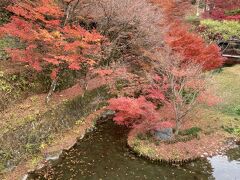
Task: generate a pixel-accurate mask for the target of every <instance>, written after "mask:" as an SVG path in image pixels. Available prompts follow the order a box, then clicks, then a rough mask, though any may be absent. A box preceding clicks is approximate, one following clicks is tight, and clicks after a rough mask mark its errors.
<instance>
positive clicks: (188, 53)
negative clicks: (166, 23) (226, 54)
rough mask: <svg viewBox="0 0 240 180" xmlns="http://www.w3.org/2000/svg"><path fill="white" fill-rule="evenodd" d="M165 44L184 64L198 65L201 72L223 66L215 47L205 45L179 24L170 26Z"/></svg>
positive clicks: (218, 51)
mask: <svg viewBox="0 0 240 180" xmlns="http://www.w3.org/2000/svg"><path fill="white" fill-rule="evenodd" d="M166 42H167V44H168V45H169V46H170V47H171V48H172V49H173V51H175V52H177V53H179V54H180V55H181V56H182V57H183V58H184V62H186V63H196V64H200V65H202V67H203V70H212V69H215V68H218V67H220V66H222V64H223V61H224V59H223V58H222V56H221V53H220V49H219V47H218V46H217V45H215V44H210V45H207V44H205V43H204V40H203V39H202V38H201V37H200V36H198V35H196V34H194V33H191V32H189V31H188V30H187V29H186V28H184V27H182V26H181V25H180V24H175V25H172V26H171V28H170V31H169V33H168V36H167V38H166ZM184 62H183V64H184Z"/></svg>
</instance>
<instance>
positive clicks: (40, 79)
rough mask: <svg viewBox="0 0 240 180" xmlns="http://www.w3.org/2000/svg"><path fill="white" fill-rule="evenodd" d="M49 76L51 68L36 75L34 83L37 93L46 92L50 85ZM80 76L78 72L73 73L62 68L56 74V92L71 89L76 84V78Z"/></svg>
mask: <svg viewBox="0 0 240 180" xmlns="http://www.w3.org/2000/svg"><path fill="white" fill-rule="evenodd" d="M49 74H51V67H50V66H49V67H46V68H44V69H43V71H41V72H39V73H37V74H36V79H35V83H36V84H37V86H38V87H37V88H36V90H37V91H38V92H48V91H49V88H50V86H51V83H52V79H51V77H50V76H49ZM79 76H81V74H80V72H79V71H73V70H70V69H68V68H63V69H62V70H61V72H60V73H59V74H58V81H57V86H56V91H60V90H63V89H66V88H69V87H71V86H72V85H74V84H75V83H76V78H77V77H79Z"/></svg>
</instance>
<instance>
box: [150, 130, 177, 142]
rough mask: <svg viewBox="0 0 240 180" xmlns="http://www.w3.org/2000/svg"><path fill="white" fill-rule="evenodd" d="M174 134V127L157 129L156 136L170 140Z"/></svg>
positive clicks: (159, 138)
mask: <svg viewBox="0 0 240 180" xmlns="http://www.w3.org/2000/svg"><path fill="white" fill-rule="evenodd" d="M172 136H173V130H172V128H165V129H160V130H155V132H154V137H155V138H156V139H158V140H170V139H171V138H172Z"/></svg>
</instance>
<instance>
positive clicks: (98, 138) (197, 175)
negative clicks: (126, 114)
mask: <svg viewBox="0 0 240 180" xmlns="http://www.w3.org/2000/svg"><path fill="white" fill-rule="evenodd" d="M127 133H128V132H127V130H126V129H125V128H124V127H121V126H117V125H114V124H113V123H112V122H111V121H109V122H107V123H104V124H99V125H98V128H97V130H95V131H94V132H91V133H88V134H87V135H86V136H85V138H84V139H82V140H80V141H79V142H78V143H77V144H76V145H75V146H74V147H73V148H71V149H70V150H69V151H68V152H66V153H65V154H63V155H62V156H61V157H60V159H59V160H57V161H55V162H54V163H52V164H51V165H49V166H47V167H44V168H43V169H41V170H39V171H37V172H34V173H31V174H30V175H29V178H28V179H54V180H57V179H59V180H68V179H74V180H81V179H87V180H100V179H103V180H105V179H106V180H108V179H109V180H128V179H129V180H132V179H150V180H152V179H170V180H172V179H173V180H174V179H177V180H178V179H179V180H201V179H203V180H205V179H215V178H217V179H224V180H228V179H229V180H231V179H240V164H239V163H240V161H239V160H238V159H239V158H240V153H239V149H236V150H233V151H232V152H229V154H228V157H229V159H227V157H219V156H216V157H214V158H211V159H209V160H204V161H197V162H192V163H189V164H186V165H184V166H181V167H173V166H168V165H160V164H156V163H153V162H150V161H148V160H145V159H142V158H139V157H136V156H135V155H134V154H133V153H132V152H131V151H129V149H128V148H127V146H126V138H127ZM224 158H225V159H224Z"/></svg>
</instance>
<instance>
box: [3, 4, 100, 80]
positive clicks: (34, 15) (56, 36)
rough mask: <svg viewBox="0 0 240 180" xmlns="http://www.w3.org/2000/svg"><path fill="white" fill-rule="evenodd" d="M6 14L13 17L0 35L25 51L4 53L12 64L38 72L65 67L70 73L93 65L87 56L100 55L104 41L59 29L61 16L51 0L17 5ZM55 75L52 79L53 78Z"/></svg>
mask: <svg viewBox="0 0 240 180" xmlns="http://www.w3.org/2000/svg"><path fill="white" fill-rule="evenodd" d="M7 10H8V11H10V12H12V13H13V14H14V16H12V18H11V22H9V23H7V24H5V25H3V26H2V27H0V35H1V36H3V35H9V36H13V37H17V38H19V39H20V40H21V41H22V43H23V44H24V46H25V47H26V48H25V49H8V50H7V51H8V52H9V54H10V55H11V57H12V59H13V60H14V61H21V62H26V63H28V64H29V65H30V66H32V67H33V68H34V69H36V70H38V71H40V70H41V69H42V68H43V67H45V65H48V64H49V65H51V66H53V69H56V68H57V69H59V67H60V66H61V64H68V65H69V66H68V68H69V69H72V70H79V69H80V68H81V65H82V64H86V65H88V66H92V65H93V64H94V62H93V60H92V59H89V58H87V57H86V55H88V54H91V55H93V54H95V53H97V52H98V51H99V46H100V42H101V40H102V39H103V37H102V36H101V35H100V34H99V33H97V32H95V31H93V32H88V31H86V30H85V29H83V28H82V27H80V26H73V25H67V26H65V27H62V26H61V21H62V20H63V19H64V17H63V16H64V12H63V11H62V10H61V9H60V7H59V6H58V5H57V4H56V3H55V2H54V0H40V1H37V2H31V1H24V2H21V1H18V2H16V3H15V4H14V5H13V6H8V7H7ZM56 72H57V71H54V72H53V74H54V75H52V76H51V77H56V76H57V75H56Z"/></svg>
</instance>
